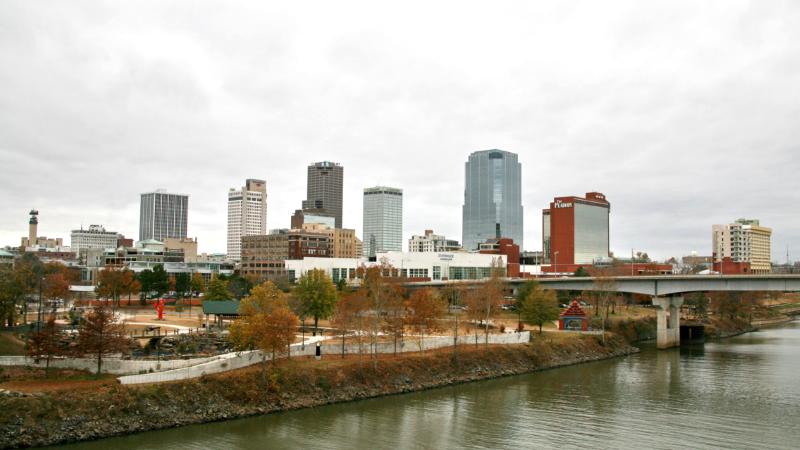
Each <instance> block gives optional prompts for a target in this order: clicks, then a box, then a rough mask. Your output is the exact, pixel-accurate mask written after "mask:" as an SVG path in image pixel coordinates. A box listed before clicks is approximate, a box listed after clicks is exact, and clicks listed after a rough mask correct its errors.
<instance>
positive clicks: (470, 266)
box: [286, 252, 506, 284]
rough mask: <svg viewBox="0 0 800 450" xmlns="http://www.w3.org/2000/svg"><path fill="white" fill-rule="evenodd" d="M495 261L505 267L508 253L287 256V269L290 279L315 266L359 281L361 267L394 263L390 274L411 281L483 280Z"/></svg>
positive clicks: (490, 272) (337, 275) (333, 276)
mask: <svg viewBox="0 0 800 450" xmlns="http://www.w3.org/2000/svg"><path fill="white" fill-rule="evenodd" d="M493 264H494V265H495V266H497V265H499V266H500V267H505V265H506V256H505V255H487V254H480V253H466V252H450V253H431V252H427V253H420V252H415V253H410V252H409V253H404V252H386V253H378V254H377V255H376V260H375V261H369V259H368V258H305V259H302V260H287V261H286V271H287V275H288V276H289V279H290V280H295V279H297V278H299V277H301V276H302V275H303V274H305V273H307V272H308V271H309V270H312V269H320V270H323V271H325V273H326V274H328V276H330V277H331V278H332V279H333V281H334V282H338V281H339V280H340V279H345V280H348V281H349V282H352V283H356V284H358V283H359V282H360V279H359V273H358V272H359V270H358V269H360V268H368V267H373V266H383V267H391V270H388V271H387V274H389V275H391V276H397V277H400V278H405V279H408V280H410V281H432V280H433V281H438V280H480V279H486V278H489V277H491V275H492V268H493Z"/></svg>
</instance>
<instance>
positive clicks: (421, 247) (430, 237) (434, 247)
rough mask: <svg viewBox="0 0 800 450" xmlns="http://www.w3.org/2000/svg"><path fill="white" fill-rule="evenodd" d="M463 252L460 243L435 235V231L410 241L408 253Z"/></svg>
mask: <svg viewBox="0 0 800 450" xmlns="http://www.w3.org/2000/svg"><path fill="white" fill-rule="evenodd" d="M459 250H461V245H459V243H458V241H455V240H452V239H447V238H446V237H444V236H442V235H439V234H433V230H425V234H424V235H422V236H419V235H416V234H415V235H413V236H411V239H409V240H408V251H409V252H411V253H417V252H419V253H424V252H457V251H459Z"/></svg>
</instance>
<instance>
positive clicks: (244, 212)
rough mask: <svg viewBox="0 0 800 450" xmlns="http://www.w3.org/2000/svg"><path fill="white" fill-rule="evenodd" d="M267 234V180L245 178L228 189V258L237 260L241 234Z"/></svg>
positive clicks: (240, 252)
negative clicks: (236, 186) (236, 187)
mask: <svg viewBox="0 0 800 450" xmlns="http://www.w3.org/2000/svg"><path fill="white" fill-rule="evenodd" d="M265 234H267V182H266V181H264V180H254V179H247V181H245V185H244V187H243V188H241V189H238V190H237V189H230V190H229V191H228V258H230V259H232V260H234V261H239V259H240V258H241V256H242V236H254V235H265Z"/></svg>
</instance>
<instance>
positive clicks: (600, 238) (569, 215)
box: [542, 192, 611, 272]
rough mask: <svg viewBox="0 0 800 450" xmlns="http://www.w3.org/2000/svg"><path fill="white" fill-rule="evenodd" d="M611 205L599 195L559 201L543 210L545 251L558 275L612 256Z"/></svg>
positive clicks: (590, 194) (557, 199) (556, 199)
mask: <svg viewBox="0 0 800 450" xmlns="http://www.w3.org/2000/svg"><path fill="white" fill-rule="evenodd" d="M610 210H611V204H610V203H609V202H608V200H606V196H605V195H603V194H601V193H599V192H588V193H587V194H586V197H575V196H570V197H556V198H554V199H553V201H552V202H551V203H550V208H548V209H544V210H542V248H543V250H544V259H545V263H546V264H550V265H558V266H559V267H555V268H553V269H554V270H555V271H559V272H565V271H570V272H571V271H574V267H575V266H580V265H591V264H593V263H594V262H596V261H599V260H602V259H607V258H608V254H609V214H610Z"/></svg>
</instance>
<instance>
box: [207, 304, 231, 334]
mask: <svg viewBox="0 0 800 450" xmlns="http://www.w3.org/2000/svg"><path fill="white" fill-rule="evenodd" d="M203 314H205V315H206V329H208V316H210V315H211V314H213V315H214V322H215V323H216V325H217V326H218V327H220V328H222V322H223V320H233V319H236V318H238V317H239V301H238V300H203Z"/></svg>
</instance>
